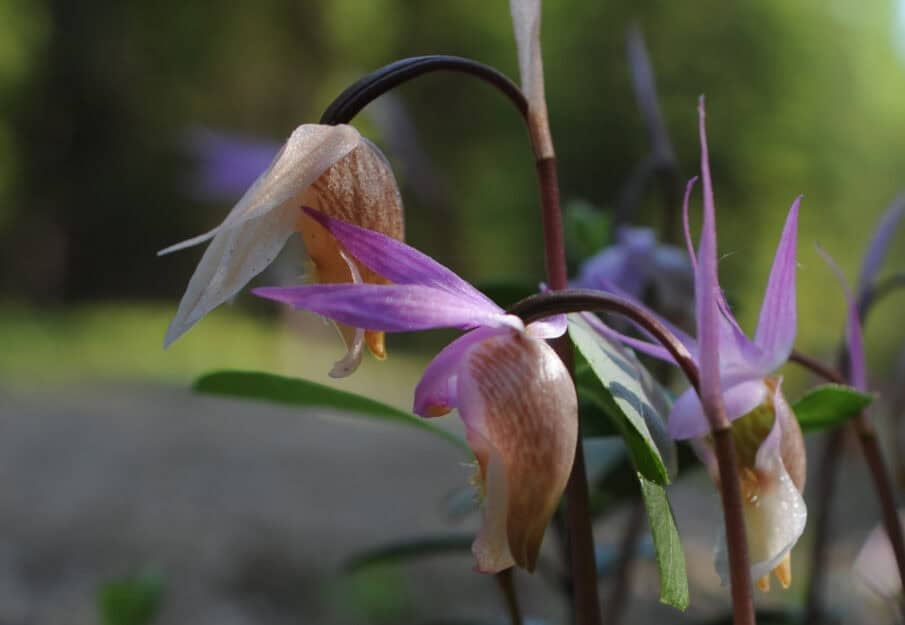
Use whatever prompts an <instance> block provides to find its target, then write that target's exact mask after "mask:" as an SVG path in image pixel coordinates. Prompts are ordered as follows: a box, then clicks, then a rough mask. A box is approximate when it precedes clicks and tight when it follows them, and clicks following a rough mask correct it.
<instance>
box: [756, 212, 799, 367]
mask: <svg viewBox="0 0 905 625" xmlns="http://www.w3.org/2000/svg"><path fill="white" fill-rule="evenodd" d="M800 203H801V196H798V197H797V198H796V199H795V201H794V202H793V203H792V208H790V209H789V216H788V217H787V218H786V225H785V227H784V228H783V231H782V238H780V240H779V246H778V247H777V248H776V257H775V258H774V259H773V269H772V270H771V271H770V279H769V281H768V282H767V290H766V292H765V293H764V302H763V304H762V305H761V309H760V319H759V320H758V322H757V332H755V334H754V343H755V344H756V345H757V346H758V347H759V348H760V349H761V350H762V351H763V355H764V361H763V363H762V367H763V372H764V373H765V374H766V373H769V372H770V371H773V370H774V369H776V368H777V367H779V366H780V365H781V364H782V363H784V362H785V361H786V360H787V359H788V358H789V354H791V353H792V347H793V345H794V344H795V330H796V325H797V323H796V312H795V270H796V268H797V263H796V259H795V249H796V239H797V231H798V206H799V204H800Z"/></svg>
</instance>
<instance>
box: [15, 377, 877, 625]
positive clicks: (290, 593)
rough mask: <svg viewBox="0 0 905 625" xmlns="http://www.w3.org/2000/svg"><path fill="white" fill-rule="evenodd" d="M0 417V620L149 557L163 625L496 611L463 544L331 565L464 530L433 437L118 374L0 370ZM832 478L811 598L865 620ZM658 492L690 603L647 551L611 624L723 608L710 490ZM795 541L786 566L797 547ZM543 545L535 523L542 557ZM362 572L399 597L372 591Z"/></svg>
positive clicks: (540, 592) (26, 620) (38, 617)
mask: <svg viewBox="0 0 905 625" xmlns="http://www.w3.org/2000/svg"><path fill="white" fill-rule="evenodd" d="M0 423H2V436H0V625H20V624H21V625H32V624H34V625H45V624H46V625H58V624H67V625H88V624H93V623H96V622H97V621H96V615H95V612H94V607H93V597H94V593H95V591H96V589H97V588H98V586H99V584H100V583H101V582H102V580H105V579H109V578H112V577H118V576H123V575H127V574H130V573H134V572H136V571H140V570H142V569H143V568H145V567H147V566H149V565H153V566H156V567H158V568H159V570H161V571H162V572H163V573H164V575H165V578H166V580H167V594H166V599H165V604H164V610H163V613H162V615H161V618H160V619H159V622H160V623H161V624H164V625H170V624H173V625H176V624H189V623H191V624H193V625H207V624H210V625H215V624H216V625H245V624H251V623H267V624H270V623H272V624H277V625H279V624H283V623H287V624H288V623H312V624H315V623H316V624H332V623H336V624H345V623H369V622H377V623H384V622H385V623H411V624H412V625H417V624H418V623H429V622H436V623H439V622H454V621H452V619H453V617H463V618H464V617H468V618H483V619H484V620H488V619H498V620H499V619H501V618H502V610H501V604H500V601H499V598H498V596H497V595H496V592H495V586H494V583H493V580H492V578H488V577H485V576H481V575H478V574H475V573H472V572H471V570H470V567H471V559H470V557H469V555H468V554H467V553H464V554H462V555H452V556H443V557H435V558H432V559H430V560H426V561H423V562H420V563H415V564H406V565H403V566H399V567H396V568H393V569H392V570H387V569H383V570H381V571H379V572H377V573H374V574H372V575H370V576H367V577H364V578H362V577H361V576H358V577H354V578H349V577H345V578H343V577H341V576H339V575H338V571H339V570H340V568H341V563H342V562H343V561H344V560H345V559H346V558H348V557H349V556H350V555H351V554H354V553H356V552H358V551H359V550H361V549H364V548H367V547H369V546H373V545H375V544H377V543H381V542H385V541H390V540H395V539H399V538H403V537H406V536H411V535H424V534H435V533H438V532H469V531H472V530H473V529H474V527H475V525H476V522H477V519H475V518H471V519H469V520H467V521H465V522H464V523H455V522H452V521H450V519H449V518H448V516H447V514H446V512H445V508H444V505H443V498H444V496H445V495H446V494H448V493H449V492H451V491H453V490H455V489H457V488H460V487H461V486H462V484H463V483H464V482H465V480H466V479H467V477H468V474H469V469H467V468H465V467H463V466H462V461H463V460H464V459H463V457H462V456H461V454H460V453H459V452H458V451H457V450H456V449H455V448H453V447H452V446H450V445H449V444H447V443H444V442H443V441H442V440H439V439H437V438H434V437H431V436H429V435H425V434H424V433H421V432H417V431H409V430H407V429H405V428H400V427H390V426H386V425H381V424H371V423H364V422H361V421H357V420H352V419H348V418H338V417H335V416H330V415H316V414H311V413H300V412H299V411H296V410H290V409H286V408H283V407H278V406H271V405H264V404H258V403H246V402H233V401H226V400H219V399H212V398H204V397H198V396H194V395H192V394H190V393H189V392H188V391H186V390H182V389H176V388H168V387H164V386H140V385H134V384H133V385H127V384H99V383H94V384H91V385H88V386H80V387H76V386H66V387H58V388H54V389H50V390H44V391H41V392H36V391H34V390H31V391H28V392H26V391H23V390H19V389H15V388H10V387H3V386H0ZM843 481H844V485H843V488H844V491H843V492H844V496H843V497H842V498H840V499H841V501H840V502H839V513H840V514H842V515H843V519H844V521H842V522H840V523H838V524H837V531H838V533H839V535H840V536H841V537H842V539H843V540H842V542H841V543H840V544H839V545H838V546H837V547H836V549H835V550H834V551H833V554H832V556H833V560H834V563H835V564H836V566H834V568H833V571H832V576H831V579H830V585H831V594H830V599H829V600H830V602H831V604H832V605H833V606H834V609H835V610H836V612H837V613H838V614H839V615H840V616H841V617H842V620H841V622H845V623H857V622H872V623H882V622H884V619H885V618H887V617H886V616H884V615H885V614H886V613H885V612H884V611H883V610H882V608H878V607H877V606H876V605H874V606H873V608H872V609H871V610H870V611H869V612H866V611H865V610H867V608H866V607H865V606H866V605H867V604H866V603H865V601H864V599H863V596H862V595H861V594H860V592H858V591H856V590H855V587H856V584H855V583H854V582H853V581H852V579H851V577H850V576H849V574H848V563H850V562H851V560H852V559H853V554H854V551H855V549H856V548H857V545H858V544H859V543H860V541H861V540H863V538H864V536H865V535H866V533H867V531H868V529H869V527H870V526H871V524H872V523H873V521H872V519H874V518H876V505H875V503H874V501H873V499H872V495H871V493H870V491H869V489H867V488H865V487H864V484H865V483H866V482H865V481H864V476H863V472H862V471H861V469H860V468H859V467H857V465H854V464H851V463H850V466H847V467H846V470H845V471H844V480H843ZM671 492H672V496H673V502H674V505H675V506H676V512H677V516H678V519H679V525H680V530H681V532H682V534H683V539H684V540H685V541H686V551H687V555H688V559H689V564H690V577H691V582H692V585H693V586H692V602H693V603H692V605H693V609H692V610H690V611H689V613H688V614H686V615H684V616H678V615H677V614H676V613H675V612H674V611H672V610H671V609H669V608H667V607H665V606H660V605H658V604H657V603H656V599H655V597H656V592H657V590H656V589H657V582H656V569H655V566H654V565H653V563H649V562H643V563H640V564H639V565H638V566H637V567H636V577H635V582H636V583H635V584H634V590H633V595H632V597H631V602H630V608H629V613H628V615H627V617H626V619H624V621H623V622H624V623H666V622H670V623H673V622H675V623H691V622H696V621H698V622H699V621H700V619H701V617H703V616H706V615H711V616H712V615H714V614H716V613H719V612H720V611H722V610H723V609H724V608H725V607H726V606H727V603H726V595H725V591H723V590H721V589H720V588H719V586H718V580H717V578H716V575H715V573H714V572H713V568H712V565H711V564H710V549H711V542H710V541H711V537H712V535H713V525H712V523H713V518H714V514H715V510H716V502H715V500H714V499H713V496H712V495H711V491H710V489H709V488H707V485H706V483H705V482H704V481H703V479H702V478H700V477H698V478H691V479H689V480H683V481H682V482H680V483H679V484H677V485H676V486H674V487H673V489H672V491H671ZM622 519H623V516H622V515H618V514H617V515H615V516H614V518H613V519H612V520H611V521H609V522H607V523H604V524H603V525H601V526H600V527H599V528H598V529H597V532H598V536H597V538H598V541H599V542H601V543H603V542H608V541H612V540H614V537H616V536H618V534H619V532H620V531H621V528H620V525H621V523H622ZM803 544H804V545H805V547H799V548H798V550H796V556H795V557H796V560H795V562H796V566H797V565H800V564H801V563H802V562H805V561H806V559H807V556H806V554H807V551H806V549H807V547H806V545H807V541H805V542H804V543H803ZM556 546H557V545H556V540H555V538H553V537H552V536H549V537H548V540H547V544H546V545H545V549H546V554H547V556H548V557H551V558H555V553H554V551H555V549H556ZM796 570H797V571H798V572H799V575H798V576H797V578H796V583H795V584H794V586H793V589H792V590H791V591H789V592H787V593H786V594H782V593H778V592H774V593H771V594H770V595H769V596H766V597H763V598H762V599H758V601H759V602H763V603H765V604H776V603H777V602H781V601H783V600H791V601H792V602H793V603H794V602H795V601H797V600H800V597H801V596H802V595H803V593H804V583H803V581H804V577H805V576H804V574H803V571H804V567H800V568H797V569H796ZM517 582H518V587H519V591H520V593H521V596H522V600H523V603H524V605H525V611H526V613H528V614H529V615H531V616H533V617H536V618H542V619H544V621H545V622H547V623H550V624H553V623H562V622H565V619H566V613H565V611H564V606H563V604H562V602H561V601H560V600H559V598H558V597H557V596H556V595H554V594H553V593H552V592H551V591H550V590H549V588H548V586H546V585H545V583H544V582H543V581H542V580H541V579H540V578H539V577H538V576H535V577H533V578H529V577H528V576H526V575H519V576H518V578H517ZM380 588H389V589H396V590H398V591H399V592H400V593H401V596H400V597H399V598H397V599H395V600H393V601H389V602H387V601H386V600H385V596H386V594H385V593H384V594H381V593H380V592H379V590H380ZM602 593H603V596H604V597H606V596H607V594H608V588H607V587H606V584H604V585H603V586H602ZM868 614H870V615H871V616H870V617H869V618H870V620H863V619H864V618H868V617H867V615H868ZM499 622H502V621H499Z"/></svg>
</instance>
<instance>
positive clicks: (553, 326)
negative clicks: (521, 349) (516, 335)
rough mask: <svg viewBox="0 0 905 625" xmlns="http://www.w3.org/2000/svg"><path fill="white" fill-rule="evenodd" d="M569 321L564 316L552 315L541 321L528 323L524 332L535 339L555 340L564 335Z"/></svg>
mask: <svg viewBox="0 0 905 625" xmlns="http://www.w3.org/2000/svg"><path fill="white" fill-rule="evenodd" d="M568 328H569V320H568V318H567V317H566V316H565V315H554V316H552V317H547V318H546V319H543V320H541V321H535V322H533V323H529V324H528V327H527V328H525V331H526V332H528V334H529V336H533V337H534V338H537V339H555V338H559V337H560V336H562V335H563V334H565V333H566V330H567V329H568Z"/></svg>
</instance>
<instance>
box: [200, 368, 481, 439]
mask: <svg viewBox="0 0 905 625" xmlns="http://www.w3.org/2000/svg"><path fill="white" fill-rule="evenodd" d="M192 388H193V390H195V391H196V392H198V393H205V394H208V395H222V396H225V397H238V398H242V399H259V400H264V401H270V402H276V403H279V404H288V405H290V406H306V407H312V408H313V407H317V408H332V409H334V410H338V411H341V412H344V413H348V414H351V415H356V416H362V417H368V418H373V419H379V420H382V421H389V422H391V423H398V424H401V425H407V426H409V427H413V428H417V429H420V430H424V431H425V432H431V433H432V434H436V435H438V436H440V437H441V438H443V439H444V440H446V441H449V442H451V443H454V444H455V445H457V446H458V447H460V448H462V449H466V450H467V449H468V446H467V445H466V444H465V441H464V440H462V438H460V437H459V436H457V435H456V434H453V433H452V432H448V431H446V430H443V429H441V428H438V427H437V426H435V425H433V424H432V423H430V422H428V421H426V420H424V419H421V418H420V417H416V416H415V415H413V414H410V413H408V412H405V411H404V410H400V409H399V408H395V407H393V406H389V405H387V404H384V403H381V402H379V401H376V400H374V399H370V398H369V397H362V396H361V395H356V394H354V393H348V392H346V391H340V390H337V389H335V388H331V387H329V386H324V385H323V384H318V383H316V382H311V381H309V380H300V379H297V378H287V377H283V376H280V375H273V374H270V373H261V372H257V371H215V372H213V373H208V374H205V375H203V376H201V377H200V378H198V379H197V380H195V383H194V384H193V385H192Z"/></svg>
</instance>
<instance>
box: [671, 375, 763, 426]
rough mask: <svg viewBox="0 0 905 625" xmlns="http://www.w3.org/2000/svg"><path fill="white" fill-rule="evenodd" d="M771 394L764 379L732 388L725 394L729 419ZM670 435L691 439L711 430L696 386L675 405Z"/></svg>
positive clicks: (686, 392) (723, 398)
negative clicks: (768, 392) (696, 391)
mask: <svg viewBox="0 0 905 625" xmlns="http://www.w3.org/2000/svg"><path fill="white" fill-rule="evenodd" d="M766 396H767V385H766V384H764V382H763V380H749V381H747V382H742V383H741V384H736V385H734V386H731V387H730V388H728V389H727V390H726V391H725V392H724V393H723V394H722V400H723V402H724V404H725V406H726V418H727V419H729V420H730V421H732V420H734V419H738V418H739V417H741V416H744V415H746V414H748V413H749V412H751V411H752V410H754V409H755V408H756V407H757V406H758V405H760V403H761V402H763V401H764V398H765V397H766ZM667 426H668V430H669V436H670V438H672V439H674V440H679V441H681V440H687V439H689V438H698V437H700V436H704V435H706V434H707V433H708V432H710V425H709V422H708V421H707V417H706V415H705V414H704V407H703V406H702V405H701V399H700V398H699V397H698V395H697V393H695V391H694V389H691V388H690V389H688V390H687V391H685V392H684V393H682V394H681V395H679V398H678V399H677V400H676V401H675V403H674V404H673V405H672V411H670V413H669V423H668V424H667Z"/></svg>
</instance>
